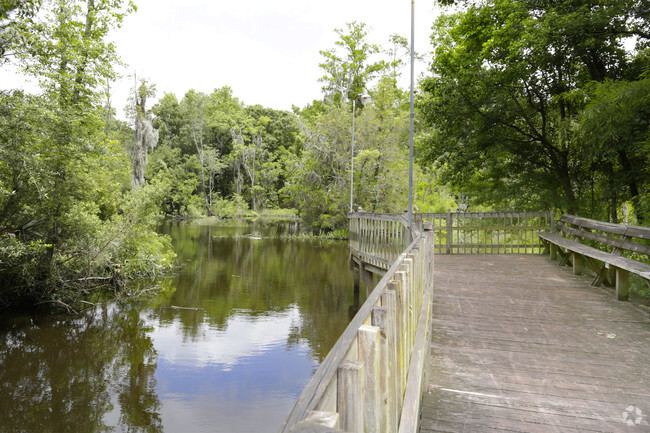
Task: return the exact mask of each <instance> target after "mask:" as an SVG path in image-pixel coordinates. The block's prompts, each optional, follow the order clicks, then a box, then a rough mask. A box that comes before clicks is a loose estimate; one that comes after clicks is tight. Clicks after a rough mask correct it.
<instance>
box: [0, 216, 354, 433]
mask: <svg viewBox="0 0 650 433" xmlns="http://www.w3.org/2000/svg"><path fill="white" fill-rule="evenodd" d="M283 227H286V225H285V226H282V225H277V226H276V225H272V224H265V225H262V224H260V223H256V224H255V225H252V224H251V225H243V226H242V225H241V224H240V225H237V226H232V227H231V226H226V225H224V226H207V225H206V226H201V225H187V224H172V225H169V226H167V227H166V228H165V232H166V233H168V234H169V235H171V237H172V241H173V243H174V247H175V249H176V251H177V253H178V259H179V262H180V263H182V264H183V265H184V266H183V269H182V270H181V271H180V272H179V273H178V275H176V276H174V277H173V278H169V279H168V280H166V281H162V282H160V283H161V284H163V285H165V286H167V285H168V286H169V289H170V290H167V291H165V295H164V296H163V297H161V298H160V299H158V300H156V301H155V302H153V303H152V304H149V305H141V306H140V305H134V304H119V303H118V304H113V305H110V306H103V307H100V308H98V309H96V310H94V311H87V312H85V313H84V314H82V315H80V316H77V317H73V318H70V317H60V316H27V317H26V316H20V317H19V316H14V317H13V318H11V317H0V433H4V432H11V433H14V432H56V433H59V432H75V433H76V432H109V431H110V432H116V433H119V432H162V431H163V426H164V430H165V431H166V432H168V433H174V432H184V431H192V432H215V431H221V432H227V433H233V432H235V431H239V432H247V431H257V432H271V431H274V430H275V428H276V427H277V425H278V424H279V423H280V422H281V420H282V417H283V416H284V414H285V413H286V412H287V410H288V409H289V408H290V407H291V405H292V404H293V401H294V400H295V398H296V397H297V396H298V394H299V393H300V391H301V390H302V388H303V387H304V385H305V384H306V383H307V381H308V380H309V377H310V375H311V373H313V370H314V369H315V368H316V367H317V365H318V364H319V363H320V362H321V361H322V359H323V358H324V357H325V355H326V354H327V353H328V352H329V350H330V349H331V347H332V346H333V345H334V343H335V342H336V340H337V339H338V337H339V336H340V334H341V332H343V330H344V329H345V327H346V326H347V324H348V322H349V320H350V318H351V316H352V315H354V313H355V312H356V310H357V309H358V308H359V305H361V304H362V303H363V301H364V300H365V290H362V292H361V296H359V293H358V292H357V293H356V294H355V293H354V290H353V278H352V274H351V273H350V272H349V270H348V250H347V244H346V242H318V241H311V240H308V241H287V240H283V239H279V238H278V236H277V234H278V233H282V232H281V230H286V228H283ZM253 231H255V232H258V233H262V234H263V236H264V239H258V240H254V239H250V238H246V237H242V236H241V235H245V234H248V233H251V232H253Z"/></svg>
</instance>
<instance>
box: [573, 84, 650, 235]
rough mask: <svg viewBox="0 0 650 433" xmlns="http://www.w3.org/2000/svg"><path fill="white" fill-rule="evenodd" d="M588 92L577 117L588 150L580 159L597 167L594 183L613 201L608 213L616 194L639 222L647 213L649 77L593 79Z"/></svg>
mask: <svg viewBox="0 0 650 433" xmlns="http://www.w3.org/2000/svg"><path fill="white" fill-rule="evenodd" d="M592 94H593V96H592V98H591V100H590V102H589V104H588V105H587V107H586V108H585V110H584V112H583V113H582V114H581V116H580V122H581V123H580V134H581V138H582V140H584V143H585V144H586V148H587V149H588V152H589V153H587V154H585V158H586V159H587V160H588V161H591V164H592V167H594V168H599V170H598V174H597V175H595V176H594V177H595V179H594V184H595V185H594V187H595V188H598V189H599V190H600V191H599V193H598V195H599V196H604V197H608V202H609V203H610V204H612V205H614V208H613V209H610V210H609V214H610V216H611V215H616V211H617V209H616V206H615V204H616V203H617V200H615V196H616V195H617V194H618V196H619V198H620V199H621V200H626V199H629V200H631V201H632V204H633V206H634V207H633V209H634V213H635V215H636V218H637V221H638V223H639V224H644V223H646V222H647V221H648V219H649V218H650V200H649V199H650V196H649V194H650V191H649V190H650V181H649V180H648V179H650V172H649V170H650V168H649V167H650V78H647V77H646V78H644V79H641V80H638V81H632V82H628V81H617V82H613V81H610V82H605V83H599V84H596V85H595V87H594V89H593V91H592ZM603 173H607V174H608V176H603ZM593 195H594V196H595V194H593ZM598 205H599V204H597V203H592V204H591V206H592V207H596V206H598Z"/></svg>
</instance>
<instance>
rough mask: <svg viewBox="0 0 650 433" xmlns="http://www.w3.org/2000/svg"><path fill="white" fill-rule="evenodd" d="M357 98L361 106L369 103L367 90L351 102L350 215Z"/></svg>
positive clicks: (352, 192)
mask: <svg viewBox="0 0 650 433" xmlns="http://www.w3.org/2000/svg"><path fill="white" fill-rule="evenodd" d="M357 98H359V99H360V100H361V105H364V106H365V105H366V104H367V103H369V102H370V101H371V99H372V98H371V97H370V95H369V94H368V91H367V90H365V89H364V90H363V94H358V95H357V96H355V97H354V99H353V100H352V153H351V155H352V162H351V164H350V213H352V212H354V209H353V208H352V206H353V194H354V114H355V111H356V103H357Z"/></svg>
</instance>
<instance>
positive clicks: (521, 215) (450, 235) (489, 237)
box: [415, 212, 554, 254]
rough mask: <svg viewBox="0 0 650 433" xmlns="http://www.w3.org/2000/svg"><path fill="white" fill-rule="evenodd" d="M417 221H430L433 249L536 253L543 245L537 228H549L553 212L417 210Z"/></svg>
mask: <svg viewBox="0 0 650 433" xmlns="http://www.w3.org/2000/svg"><path fill="white" fill-rule="evenodd" d="M415 219H416V221H417V222H418V223H421V222H430V223H432V224H433V231H434V232H435V233H436V249H435V252H436V253H442V254H531V253H532V254H538V253H541V252H542V250H543V246H542V245H541V243H540V242H539V239H537V236H536V234H537V232H539V231H544V230H548V231H550V230H551V229H552V227H553V223H554V214H553V212H466V213H453V212H447V213H419V214H417V215H416V216H415Z"/></svg>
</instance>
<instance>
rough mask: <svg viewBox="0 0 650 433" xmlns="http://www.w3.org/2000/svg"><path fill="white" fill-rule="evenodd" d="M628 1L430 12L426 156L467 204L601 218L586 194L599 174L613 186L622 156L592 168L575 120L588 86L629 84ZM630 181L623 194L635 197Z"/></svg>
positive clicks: (632, 68) (499, 3) (502, 1)
mask: <svg viewBox="0 0 650 433" xmlns="http://www.w3.org/2000/svg"><path fill="white" fill-rule="evenodd" d="M633 3H634V2H631V1H627V0H621V1H614V0H603V1H601V2H585V1H581V0H578V1H568V0H567V1H560V2H527V1H513V0H491V1H486V2H473V3H472V4H471V5H470V6H469V7H468V8H467V9H466V10H464V11H463V12H458V13H455V14H450V15H447V16H443V17H441V18H440V19H439V20H438V21H437V23H436V26H435V32H434V37H433V42H434V46H435V55H434V59H433V62H432V72H433V77H431V78H429V79H427V80H425V82H424V83H423V85H422V88H423V91H424V92H423V94H422V95H421V96H420V97H419V101H418V102H419V107H420V109H421V112H422V113H423V115H424V117H425V119H426V122H427V124H428V125H429V126H430V127H431V128H432V131H431V132H430V133H429V134H428V135H427V136H426V137H425V138H424V140H421V144H422V145H421V151H422V152H423V154H424V156H425V158H426V159H427V160H428V161H429V162H431V163H435V164H436V165H437V166H438V167H440V168H441V169H442V172H441V174H442V176H443V178H444V179H445V180H447V181H448V182H451V183H452V184H454V186H457V187H459V188H461V189H462V191H464V192H465V193H466V194H469V195H470V196H472V197H473V199H474V202H475V203H489V204H491V205H494V206H496V207H500V208H509V207H511V206H515V207H517V208H518V209H536V210H538V209H540V208H542V209H543V208H559V209H563V210H568V211H571V212H577V211H579V209H580V208H581V207H583V206H585V205H587V204H589V206H591V207H592V210H591V211H596V212H598V211H600V210H599V209H598V208H597V207H596V204H597V202H596V200H594V199H593V197H595V195H593V194H592V197H591V198H592V200H591V203H589V202H588V201H587V200H588V195H587V194H586V191H588V190H589V188H592V189H593V185H595V184H596V183H598V182H599V180H597V179H599V178H603V177H604V178H607V181H606V182H609V183H616V176H615V175H614V173H616V171H617V169H616V166H617V165H618V164H621V165H623V160H625V159H626V157H624V156H622V155H620V154H619V155H618V156H617V158H618V159H620V161H617V162H615V163H614V165H613V166H611V165H607V164H604V165H603V164H602V161H600V162H599V161H598V160H599V159H600V158H601V156H604V154H601V156H598V157H594V156H595V155H596V154H598V152H599V151H598V150H597V149H598V147H593V146H594V142H593V141H591V142H590V141H588V140H585V137H586V135H583V134H582V133H581V132H580V129H581V126H580V125H581V122H580V120H579V119H580V117H581V113H582V112H583V110H585V106H586V103H587V101H588V100H589V93H590V92H591V90H592V88H593V86H592V85H591V84H590V83H591V82H592V81H598V82H600V81H604V80H606V79H609V80H617V79H619V78H620V77H621V76H624V75H633V76H634V79H637V78H638V71H639V67H638V66H637V65H638V64H639V61H638V59H639V57H643V55H641V56H639V57H637V60H635V61H634V62H630V60H629V55H628V53H626V52H625V50H624V42H625V38H626V37H628V36H629V35H631V34H637V35H638V32H637V30H635V28H637V27H635V26H637V25H638V23H639V22H640V21H639V20H641V21H644V22H645V23H646V25H647V23H648V21H647V20H648V16H647V14H646V15H643V12H642V11H640V10H638V9H635V8H634V7H633V6H634V5H633ZM633 22H635V23H636V24H631V23H633ZM639 37H643V36H639ZM632 105H634V104H632ZM583 124H584V123H583ZM603 135H605V136H606V135H607V134H606V133H603V134H601V136H603ZM626 152H627V151H625V152H623V153H626ZM588 155H591V156H588ZM592 157H594V158H592ZM606 166H607V168H606ZM612 168H614V170H613V171H612ZM601 169H602V170H605V171H606V172H602V173H599V171H600V170H601ZM636 179H638V177H636ZM634 183H635V182H634V181H630V182H629V183H627V184H626V185H625V187H624V188H625V189H627V190H628V191H627V192H626V193H625V196H626V197H630V198H632V197H635V196H636V195H637V193H640V192H639V191H640V189H639V188H638V186H635V185H634ZM636 183H638V182H636ZM609 199H610V200H613V201H617V200H619V199H620V197H618V198H617V197H615V196H611V195H610V196H609ZM600 208H602V207H600ZM614 208H615V206H614ZM611 213H612V212H611V211H610V214H611ZM614 213H615V210H614Z"/></svg>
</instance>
